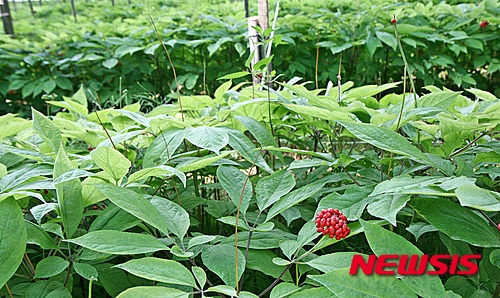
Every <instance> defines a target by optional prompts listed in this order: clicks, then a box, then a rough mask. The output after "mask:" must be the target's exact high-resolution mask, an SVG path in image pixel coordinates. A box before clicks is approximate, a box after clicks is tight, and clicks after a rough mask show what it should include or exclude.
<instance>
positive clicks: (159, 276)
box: [115, 257, 197, 288]
mask: <svg viewBox="0 0 500 298" xmlns="http://www.w3.org/2000/svg"><path fill="white" fill-rule="evenodd" d="M115 267H118V268H120V269H123V270H125V271H127V272H129V273H131V274H133V275H136V276H139V277H142V278H145V279H149V280H154V281H159V282H164V283H168V284H176V285H186V286H191V287H194V288H197V285H196V282H195V280H194V278H193V275H192V274H191V272H190V271H189V270H188V269H187V268H186V267H184V266H182V265H181V263H179V262H176V261H173V260H165V259H159V258H154V257H147V258H142V259H135V260H130V261H128V262H126V263H123V264H120V265H116V266H115Z"/></svg>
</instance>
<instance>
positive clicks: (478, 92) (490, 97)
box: [467, 88, 497, 101]
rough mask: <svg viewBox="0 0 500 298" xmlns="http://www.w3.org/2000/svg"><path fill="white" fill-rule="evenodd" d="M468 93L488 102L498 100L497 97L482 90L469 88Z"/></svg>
mask: <svg viewBox="0 0 500 298" xmlns="http://www.w3.org/2000/svg"><path fill="white" fill-rule="evenodd" d="M467 91H469V92H470V93H472V94H474V95H475V96H477V97H478V98H480V99H482V100H486V101H495V100H497V97H496V96H495V95H493V94H491V93H489V92H488V91H484V90H480V89H476V88H469V89H467Z"/></svg>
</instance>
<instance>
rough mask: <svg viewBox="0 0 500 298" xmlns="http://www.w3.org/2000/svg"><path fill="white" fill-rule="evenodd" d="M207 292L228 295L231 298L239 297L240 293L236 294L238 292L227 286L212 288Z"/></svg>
mask: <svg viewBox="0 0 500 298" xmlns="http://www.w3.org/2000/svg"><path fill="white" fill-rule="evenodd" d="M206 292H215V293H221V294H225V295H228V296H230V297H236V296H238V293H237V292H236V290H235V289H234V288H233V287H230V286H226V285H217V286H213V287H210V288H208V289H207V290H206Z"/></svg>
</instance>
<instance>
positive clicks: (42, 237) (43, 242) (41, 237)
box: [24, 221, 58, 250]
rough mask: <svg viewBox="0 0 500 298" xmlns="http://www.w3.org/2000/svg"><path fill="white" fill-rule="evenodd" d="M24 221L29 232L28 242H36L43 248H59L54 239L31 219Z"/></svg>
mask: <svg viewBox="0 0 500 298" xmlns="http://www.w3.org/2000/svg"><path fill="white" fill-rule="evenodd" d="M24 223H25V227H26V232H27V238H26V243H29V244H36V245H38V246H40V247H41V248H42V249H56V250H57V249H58V247H57V245H56V244H55V243H54V240H53V239H52V238H51V237H50V236H49V234H47V232H45V231H44V230H43V229H42V228H40V227H39V226H37V225H35V224H34V223H32V222H30V221H25V222H24Z"/></svg>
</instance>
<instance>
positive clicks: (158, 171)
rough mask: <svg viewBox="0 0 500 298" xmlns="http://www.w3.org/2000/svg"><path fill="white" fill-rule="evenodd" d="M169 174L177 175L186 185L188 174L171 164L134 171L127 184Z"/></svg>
mask: <svg viewBox="0 0 500 298" xmlns="http://www.w3.org/2000/svg"><path fill="white" fill-rule="evenodd" d="M168 174H174V175H176V176H177V177H178V178H179V179H180V180H181V181H182V184H183V185H184V187H186V175H185V174H184V173H183V172H181V171H179V170H177V169H175V168H172V167H169V166H156V167H152V168H145V169H142V170H139V171H137V172H134V173H132V174H131V175H130V176H129V177H128V180H127V184H130V183H132V182H135V181H139V180H143V179H146V178H149V177H160V178H165V177H167V176H168Z"/></svg>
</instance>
